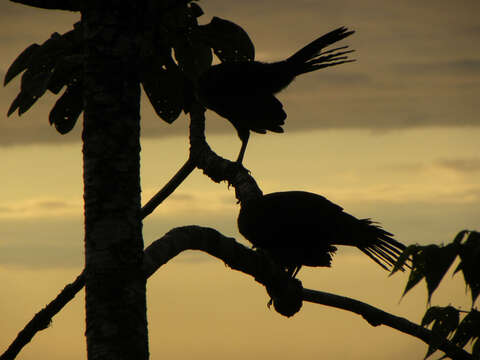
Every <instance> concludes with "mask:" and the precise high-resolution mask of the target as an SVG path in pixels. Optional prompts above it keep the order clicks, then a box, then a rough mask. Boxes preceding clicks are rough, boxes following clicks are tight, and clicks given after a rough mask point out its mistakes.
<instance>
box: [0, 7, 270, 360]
mask: <svg viewBox="0 0 480 360" xmlns="http://www.w3.org/2000/svg"><path fill="white" fill-rule="evenodd" d="M32 1H33V0H32ZM204 112H205V110H204V109H203V107H202V106H201V105H199V104H198V103H194V104H193V105H192V109H191V111H190V156H189V159H188V160H187V162H186V163H185V164H184V165H183V166H182V168H181V169H180V170H179V171H178V172H177V173H176V174H175V175H174V176H173V178H172V179H171V180H170V181H169V182H168V183H167V184H166V185H165V186H164V187H163V188H162V189H161V190H160V191H159V192H158V193H157V194H156V195H155V196H153V197H152V199H151V200H149V201H148V202H147V203H146V204H145V205H144V206H143V207H142V210H141V217H142V219H143V218H145V217H146V216H148V215H149V214H150V213H152V212H153V211H154V210H155V208H156V207H157V206H159V205H160V204H161V203H162V202H163V200H165V199H166V198H167V197H168V196H169V195H170V194H171V193H173V192H174V191H175V189H176V188H177V187H178V186H179V185H180V184H181V183H182V182H183V180H185V179H186V178H187V177H188V175H190V173H191V172H192V171H193V170H194V169H195V164H196V163H198V167H199V168H200V169H202V170H203V171H204V173H205V174H206V175H207V176H209V177H210V178H211V179H212V180H214V181H215V182H221V181H228V182H229V183H230V184H232V185H233V186H234V187H235V191H236V197H237V199H239V200H240V199H245V198H247V197H251V196H261V194H262V192H261V190H260V189H259V188H258V186H257V184H256V182H255V180H254V179H253V178H252V177H251V176H250V175H249V173H248V171H247V170H246V169H244V168H243V167H242V168H240V167H238V166H236V163H233V162H231V161H229V160H226V159H223V158H221V157H220V156H218V155H217V154H215V153H214V152H213V151H212V150H211V149H210V147H209V145H208V144H207V142H206V140H205V135H204V131H205V116H204ZM84 286H85V278H84V271H83V272H82V273H81V274H80V275H79V276H78V277H77V278H76V279H75V281H74V282H72V283H70V284H69V285H67V286H65V288H64V289H63V290H62V291H61V292H60V294H59V295H58V296H57V297H56V298H55V299H54V300H53V301H52V302H51V303H50V304H48V305H47V306H46V307H45V308H43V309H42V310H41V311H40V312H38V313H37V314H36V315H35V316H34V317H33V319H32V320H30V322H29V323H28V324H27V325H26V326H25V328H24V329H23V330H22V331H21V332H20V333H19V334H18V335H17V338H16V339H15V340H14V341H13V343H12V344H11V345H10V346H9V348H8V349H7V350H6V351H5V353H3V354H2V355H1V356H0V360H11V359H14V358H15V357H16V356H17V354H18V353H19V352H20V350H21V349H22V348H23V347H24V346H25V345H26V344H28V343H29V342H30V341H31V339H32V338H33V336H35V334H36V333H37V332H38V331H41V330H43V329H45V328H46V325H45V324H49V323H50V322H51V320H52V318H53V317H54V316H55V315H56V314H58V313H59V312H60V310H61V309H62V308H63V307H64V306H65V305H66V304H67V303H68V302H69V301H70V300H71V299H73V298H74V297H75V295H76V294H77V293H78V292H79V291H80V290H81V289H82V288H83V287H84Z"/></svg>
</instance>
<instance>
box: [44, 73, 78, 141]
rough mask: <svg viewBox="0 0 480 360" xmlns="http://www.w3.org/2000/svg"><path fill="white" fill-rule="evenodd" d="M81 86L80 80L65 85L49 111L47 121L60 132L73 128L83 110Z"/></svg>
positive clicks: (66, 131) (63, 132)
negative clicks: (63, 90)
mask: <svg viewBox="0 0 480 360" xmlns="http://www.w3.org/2000/svg"><path fill="white" fill-rule="evenodd" d="M82 93H83V87H82V84H81V82H74V83H72V84H71V85H69V86H68V87H67V89H66V90H65V92H64V93H63V95H62V96H61V97H60V98H59V99H58V100H57V102H56V103H55V105H54V106H53V108H52V110H51V111H50V115H49V121H50V124H52V125H54V126H55V128H56V129H57V131H58V132H59V133H60V134H66V133H68V132H69V131H70V130H72V129H73V127H74V126H75V123H76V122H77V119H78V117H79V116H80V114H81V113H82V110H83V97H82Z"/></svg>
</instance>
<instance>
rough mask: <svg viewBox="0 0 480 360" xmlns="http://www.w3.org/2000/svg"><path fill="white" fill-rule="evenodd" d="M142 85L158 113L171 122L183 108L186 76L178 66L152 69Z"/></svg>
mask: <svg viewBox="0 0 480 360" xmlns="http://www.w3.org/2000/svg"><path fill="white" fill-rule="evenodd" d="M142 86H143V89H144V90H145V93H146V94H147V96H148V99H149V100H150V103H151V104H152V106H153V108H154V109H155V112H156V113H157V115H158V116H159V117H160V118H162V119H163V120H165V121H166V122H167V123H169V124H171V123H172V122H174V121H175V120H176V119H177V118H178V116H179V115H180V112H181V111H182V109H183V104H184V97H183V91H184V76H183V74H182V73H181V72H180V71H179V70H178V68H176V67H172V68H170V69H166V70H164V69H162V68H160V67H157V68H156V69H152V71H151V72H149V73H147V74H146V76H145V77H143V78H142Z"/></svg>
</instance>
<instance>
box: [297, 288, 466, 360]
mask: <svg viewBox="0 0 480 360" xmlns="http://www.w3.org/2000/svg"><path fill="white" fill-rule="evenodd" d="M303 300H305V301H309V302H312V303H315V304H321V305H327V306H331V307H335V308H337V309H343V310H347V311H350V312H353V313H355V314H358V315H361V316H362V317H363V318H364V319H365V320H367V321H368V323H369V324H370V325H372V326H379V325H386V326H389V327H391V328H393V329H396V330H398V331H401V332H403V333H405V334H408V335H411V336H414V337H416V338H418V339H420V340H422V341H423V342H424V343H426V344H427V345H429V344H430V343H431V339H432V338H433V337H434V336H435V335H434V334H433V333H432V331H430V330H429V329H427V328H424V327H423V326H420V325H417V324H415V323H413V322H411V321H409V320H407V319H405V318H402V317H399V316H395V315H392V314H390V313H387V312H385V311H383V310H380V309H377V308H376V307H374V306H372V305H369V304H366V303H364V302H361V301H359V300H355V299H351V298H347V297H344V296H339V295H335V294H330V293H327V292H323V291H317V290H309V289H303ZM437 340H439V341H438V343H439V344H440V345H439V346H438V348H439V349H440V350H442V351H443V352H444V353H445V354H446V355H447V356H448V357H450V358H452V359H455V360H457V359H458V360H473V356H472V355H471V354H469V353H468V352H466V351H465V350H463V349H461V348H459V347H458V346H456V345H454V344H453V343H452V342H450V341H448V340H446V339H443V338H442V339H437ZM435 343H437V342H435Z"/></svg>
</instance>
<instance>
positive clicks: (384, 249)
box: [359, 219, 406, 271]
mask: <svg viewBox="0 0 480 360" xmlns="http://www.w3.org/2000/svg"><path fill="white" fill-rule="evenodd" d="M363 221H364V222H365V223H366V224H367V225H369V226H370V227H373V230H374V236H375V240H373V241H369V243H368V244H366V245H364V246H361V247H359V248H360V250H361V251H362V252H363V253H364V254H365V255H367V256H368V257H369V258H370V259H372V260H373V261H375V262H376V263H377V264H378V265H380V266H381V267H382V268H384V269H385V270H389V268H392V267H393V266H394V265H395V263H396V262H397V260H398V258H399V257H400V255H401V254H402V252H403V250H405V248H406V246H405V245H403V244H402V243H401V242H399V241H397V240H395V239H394V238H392V236H393V234H391V233H389V232H387V231H385V230H383V229H382V228H381V227H379V226H376V225H374V224H372V222H371V221H370V220H369V219H363ZM401 270H402V271H403V270H404V269H403V268H402V269H401Z"/></svg>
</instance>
